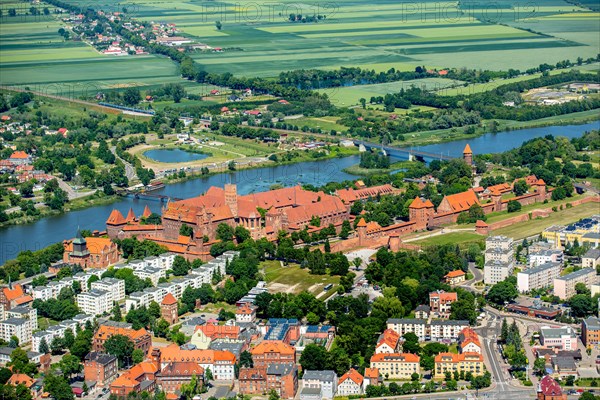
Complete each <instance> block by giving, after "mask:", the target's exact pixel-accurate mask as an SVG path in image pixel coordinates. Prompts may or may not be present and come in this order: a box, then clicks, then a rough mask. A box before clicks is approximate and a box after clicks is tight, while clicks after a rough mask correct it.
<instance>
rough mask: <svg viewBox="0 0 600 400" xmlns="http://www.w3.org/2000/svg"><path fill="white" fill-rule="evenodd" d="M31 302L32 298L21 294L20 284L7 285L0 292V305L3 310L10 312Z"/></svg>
mask: <svg viewBox="0 0 600 400" xmlns="http://www.w3.org/2000/svg"><path fill="white" fill-rule="evenodd" d="M32 302H33V298H32V297H31V296H29V295H27V294H25V293H24V292H23V288H22V287H21V285H20V284H18V283H15V284H14V285H12V284H10V283H9V284H8V286H5V287H3V288H2V290H0V305H2V306H3V307H4V310H5V311H6V310H10V309H11V308H13V307H17V306H23V305H26V304H29V303H32Z"/></svg>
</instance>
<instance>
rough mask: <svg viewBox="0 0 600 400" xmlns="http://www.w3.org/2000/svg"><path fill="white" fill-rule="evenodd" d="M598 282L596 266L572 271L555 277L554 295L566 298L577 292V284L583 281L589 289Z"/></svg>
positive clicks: (562, 298)
mask: <svg viewBox="0 0 600 400" xmlns="http://www.w3.org/2000/svg"><path fill="white" fill-rule="evenodd" d="M596 282H597V277H596V269H595V268H583V269H580V270H579V271H575V272H571V273H570V274H567V275H565V276H561V277H559V278H555V279H554V295H555V296H558V297H559V298H560V299H561V300H566V299H569V298H571V297H573V296H574V295H576V294H577V293H576V292H575V285H577V284H578V283H583V284H584V285H585V287H587V288H588V289H590V288H591V286H592V285H593V284H595V283H596Z"/></svg>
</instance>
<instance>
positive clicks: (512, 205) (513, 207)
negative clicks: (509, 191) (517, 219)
mask: <svg viewBox="0 0 600 400" xmlns="http://www.w3.org/2000/svg"><path fill="white" fill-rule="evenodd" d="M506 210H507V211H508V212H509V213H512V212H517V211H521V203H519V202H518V201H517V200H509V201H508V206H507V207H506Z"/></svg>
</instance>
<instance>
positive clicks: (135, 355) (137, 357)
mask: <svg viewBox="0 0 600 400" xmlns="http://www.w3.org/2000/svg"><path fill="white" fill-rule="evenodd" d="M131 359H132V360H133V363H134V364H139V363H141V362H142V361H144V352H143V351H142V350H141V349H135V350H133V352H132V353H131Z"/></svg>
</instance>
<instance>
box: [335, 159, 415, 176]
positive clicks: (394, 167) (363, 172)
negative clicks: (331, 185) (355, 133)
mask: <svg viewBox="0 0 600 400" xmlns="http://www.w3.org/2000/svg"><path fill="white" fill-rule="evenodd" d="M413 164H414V162H413V161H399V162H395V163H393V164H390V167H389V168H373V169H370V168H363V167H361V166H360V164H354V165H352V166H350V167H347V168H344V169H343V171H344V172H346V173H348V174H352V175H359V176H371V175H383V174H391V173H393V172H395V171H398V170H403V169H407V168H410V167H411V166H412V165H413Z"/></svg>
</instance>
